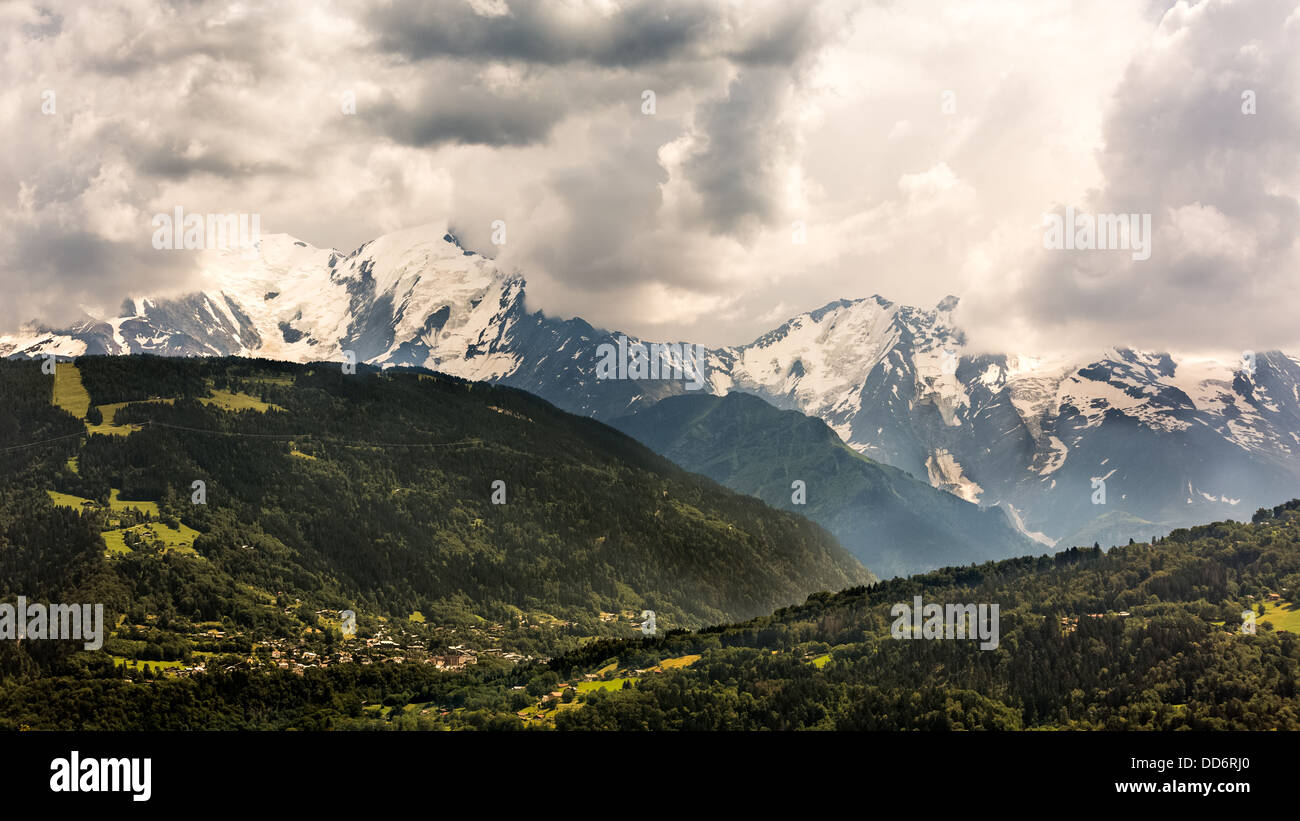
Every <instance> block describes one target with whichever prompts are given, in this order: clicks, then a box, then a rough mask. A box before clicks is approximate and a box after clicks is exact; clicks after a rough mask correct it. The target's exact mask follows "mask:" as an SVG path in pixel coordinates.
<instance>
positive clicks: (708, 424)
mask: <svg viewBox="0 0 1300 821" xmlns="http://www.w3.org/2000/svg"><path fill="white" fill-rule="evenodd" d="M611 424H613V425H614V426H615V427H617V428H619V429H620V430H622V431H624V432H625V433H628V434H630V435H632V436H633V437H635V438H637V439H640V440H641V441H642V442H643V443H645V444H646V445H648V446H649V447H650V448H651V449H653V450H654V451H655V452H657V453H659V454H661V455H663V456H666V457H668V458H669V459H671V460H672V461H673V462H676V463H677V464H679V465H681V466H682V467H684V468H686V469H687V470H690V471H694V472H696V473H702V474H704V475H705V476H708V477H709V478H710V479H713V480H715V481H717V482H719V483H721V484H723V485H726V486H727V487H729V488H731V489H732V490H738V491H740V492H742V493H748V494H750V495H752V496H757V497H759V498H760V499H762V500H763V501H765V502H767V503H768V504H769V505H771V506H773V507H777V508H781V509H784V510H789V511H792V512H794V513H802V514H804V515H806V516H807V517H808V518H810V519H812V520H813V521H814V522H817V523H818V524H820V525H821V526H823V527H825V528H826V529H827V530H829V531H830V532H831V534H832V535H834V536H835V538H836V539H838V540H839V542H840V544H842V545H844V547H846V548H848V550H849V551H850V552H852V553H853V555H855V556H857V557H858V559H859V560H861V561H862V563H863V564H865V565H866V566H867V567H869V568H871V569H872V571H873V572H875V573H876V574H877V575H879V576H880V577H881V578H890V577H893V576H911V575H913V574H916V573H922V572H925V571H928V570H935V569H937V568H940V567H945V566H949V565H969V564H980V563H983V562H985V561H991V560H996V559H1005V558H1008V557H1010V556H1022V555H1025V554H1029V553H1034V552H1040V551H1041V548H1042V545H1040V544H1037V543H1036V542H1034V541H1033V540H1031V539H1030V538H1029V537H1028V536H1025V535H1024V534H1023V533H1021V532H1020V531H1019V530H1017V529H1016V527H1015V525H1014V524H1013V523H1012V522H1011V520H1010V518H1009V516H1008V515H1007V513H1006V511H1004V510H1003V509H1002V508H1001V507H998V506H993V507H988V508H981V507H979V506H978V505H975V504H972V503H970V502H967V501H965V500H964V499H960V498H958V497H957V496H955V495H953V494H951V493H946V492H944V491H942V490H938V489H937V488H933V487H931V486H930V485H928V484H925V483H923V482H920V481H918V480H916V479H914V478H913V477H911V476H909V475H908V474H907V473H905V472H904V471H902V470H899V469H898V468H895V467H890V466H888V465H882V464H880V463H879V462H876V461H874V460H872V459H870V458H868V457H866V456H863V455H862V454H861V453H858V452H857V451H855V450H853V449H852V448H850V447H849V446H848V445H846V444H844V442H843V441H841V440H840V437H839V436H837V435H836V434H835V431H833V430H831V429H830V427H829V426H827V424H826V423H825V422H823V421H822V420H820V419H816V418H814V417H810V416H804V415H803V414H802V413H799V412H798V411H792V410H784V411H783V410H779V409H777V408H775V407H773V406H772V405H771V404H769V403H767V402H765V401H764V400H762V399H759V398H758V397H757V396H753V395H752V394H747V393H741V392H738V391H737V392H732V393H729V394H727V395H726V396H721V397H719V396H712V395H707V396H701V395H698V394H696V395H691V394H687V395H683V396H670V397H668V398H667V399H664V400H662V401H660V402H657V403H655V404H654V405H651V406H650V407H648V408H643V409H642V410H640V411H638V412H636V413H634V414H632V415H630V416H625V417H622V418H619V419H615V420H614V421H613V422H612V423H611Z"/></svg>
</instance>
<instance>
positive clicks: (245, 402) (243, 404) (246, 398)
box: [199, 390, 284, 413]
mask: <svg viewBox="0 0 1300 821" xmlns="http://www.w3.org/2000/svg"><path fill="white" fill-rule="evenodd" d="M199 401H200V402H202V403H203V404H205V405H216V406H217V407H219V408H221V409H223V410H228V411H235V412H239V411H242V410H255V411H257V412H258V413H266V412H267V411H269V410H278V411H282V410H284V408H281V407H279V406H278V405H272V404H269V403H267V402H263V401H262V400H261V399H258V398H257V397H256V396H250V395H249V394H246V393H232V392H230V391H227V390H214V391H212V396H209V397H205V398H203V399H200V400H199Z"/></svg>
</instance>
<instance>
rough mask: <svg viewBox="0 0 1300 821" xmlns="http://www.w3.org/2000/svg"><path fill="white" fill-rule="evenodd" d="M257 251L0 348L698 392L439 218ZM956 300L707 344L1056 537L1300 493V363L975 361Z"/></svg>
mask: <svg viewBox="0 0 1300 821" xmlns="http://www.w3.org/2000/svg"><path fill="white" fill-rule="evenodd" d="M258 251H259V253H258V254H257V255H256V256H255V257H253V258H246V257H245V256H243V255H241V254H240V253H239V252H237V251H229V252H216V251H214V252H205V254H207V256H206V257H205V258H204V259H203V263H202V271H203V276H202V281H203V283H204V289H203V290H202V291H200V292H197V293H194V294H190V295H187V296H184V297H180V298H173V299H154V298H148V297H146V296H134V297H131V298H128V299H126V301H125V302H124V303H123V305H122V309H121V311H120V315H119V316H117V317H114V318H111V319H92V318H87V319H86V320H85V321H83V322H81V323H79V324H77V325H75V326H73V327H71V328H65V329H50V328H46V327H41V326H29V327H27V328H24V329H22V330H21V331H19V332H17V333H14V334H10V335H5V336H0V356H35V355H41V354H45V353H57V354H60V355H73V356H75V355H80V354H85V353H107V354H124V353H154V354H160V355H168V356H206V355H227V354H228V355H242V356H257V357H266V358H271V359H284V360H291V361H312V360H336V361H337V360H341V359H342V358H343V357H344V356H345V355H346V354H345V352H348V351H351V352H352V353H353V355H355V356H356V358H357V360H358V361H365V362H370V363H374V364H381V365H414V366H422V367H427V368H431V369H435V370H439V371H442V372H445V373H448V374H452V375H455V376H459V377H463V378H466V379H476V380H487V381H494V382H499V383H503V384H507V385H511V386H514V387H518V388H522V389H524V390H527V391H530V392H532V393H535V394H537V395H540V396H542V397H544V398H545V399H547V400H549V401H551V402H552V403H554V404H556V405H558V406H559V407H561V408H564V409H565V410H569V411H573V412H576V413H582V414H586V415H590V416H594V417H596V418H600V419H606V420H610V419H614V418H617V417H621V416H625V415H627V414H629V413H633V412H636V411H637V410H640V409H642V408H645V407H647V406H649V405H652V404H654V403H655V402H657V401H659V400H660V399H663V398H664V397H667V396H673V395H677V394H682V393H686V392H687V391H686V389H685V381H683V380H674V379H655V380H633V379H623V380H618V379H600V378H598V377H597V364H598V362H599V361H600V357H599V356H598V350H599V348H600V346H601V345H605V344H609V345H614V344H617V342H618V339H619V337H621V336H622V335H621V334H619V333H617V332H614V331H607V330H602V329H599V328H594V327H592V326H591V325H589V324H587V323H586V322H584V321H583V320H581V319H576V318H575V319H570V320H560V319H556V318H553V317H548V316H545V315H544V314H542V313H540V312H530V311H528V310H527V308H526V306H525V301H524V280H523V278H522V277H521V276H518V275H514V274H507V273H505V272H502V271H500V270H499V269H498V268H497V267H496V266H495V264H494V263H493V262H492V261H491V260H489V259H487V258H484V257H482V256H479V255H478V254H475V253H473V252H471V251H467V250H465V249H464V248H462V247H461V245H460V244H459V242H458V241H457V239H456V237H454V236H453V235H451V234H450V233H448V232H447V231H446V229H445V228H444V227H441V226H423V227H419V228H413V229H408V230H404V231H399V232H396V233H393V234H388V235H385V236H383V237H380V238H379V239H376V240H374V241H373V242H369V243H367V244H365V245H363V246H362V247H361V248H358V249H357V250H356V251H354V252H352V253H351V254H343V253H340V252H338V251H334V250H325V249H317V248H313V247H311V246H309V245H307V244H306V243H303V242H300V241H297V240H295V239H294V238H292V237H289V236H286V235H269V236H264V237H263V238H262V239H261V241H260V243H259V249H258ZM956 305H957V299H956V298H955V297H947V298H945V299H944V300H943V301H941V302H940V303H939V304H938V305H937V306H936V307H935V308H934V309H933V310H924V309H920V308H914V307H909V306H905V305H897V304H895V303H892V302H890V301H888V300H886V299H884V298H882V297H878V296H876V297H870V298H866V299H855V300H838V301H835V302H832V303H830V304H828V305H825V306H823V307H822V308H819V309H817V310H815V311H810V312H808V313H804V314H800V315H799V316H796V317H794V318H792V319H790V320H789V321H788V322H786V323H784V324H783V325H781V326H780V327H779V328H776V329H774V330H772V331H770V332H769V333H767V334H764V335H763V336H761V337H759V338H758V339H756V340H754V341H753V342H751V343H749V344H747V345H740V346H735V347H728V348H718V349H712V350H709V351H708V352H707V355H706V357H705V358H706V361H707V367H706V373H705V383H706V384H705V391H706V392H710V393H717V394H726V393H728V392H731V391H742V392H746V393H752V394H755V395H758V396H761V397H763V398H764V399H766V400H768V401H769V402H771V403H772V404H774V405H776V406H777V407H779V408H783V409H792V410H798V411H800V412H802V413H805V414H807V415H810V416H815V417H819V418H821V419H822V420H824V421H825V422H826V423H827V424H828V425H830V427H831V428H832V429H833V430H834V431H835V432H836V433H837V434H838V435H839V436H840V437H841V438H842V439H843V440H844V441H845V442H846V443H847V444H848V445H849V446H851V447H852V448H854V449H855V450H857V451H859V452H860V453H862V454H864V455H867V456H869V457H871V458H872V459H874V460H876V461H879V462H883V463H885V464H889V465H893V466H896V467H898V468H901V469H903V470H905V471H907V472H908V473H910V474H911V475H912V476H914V477H917V478H919V479H922V480H924V481H927V482H929V483H930V484H931V485H933V486H935V487H938V488H942V489H944V490H947V491H949V492H951V493H953V494H955V495H957V496H959V497H961V498H963V499H965V500H967V501H970V502H975V503H979V504H981V505H986V506H988V505H993V504H999V505H1001V506H1002V507H1003V509H1004V510H1006V511H1007V513H1008V515H1010V516H1011V518H1012V519H1013V520H1015V521H1016V522H1017V524H1018V525H1019V526H1021V527H1022V528H1023V529H1024V530H1025V531H1026V532H1028V533H1032V534H1036V535H1037V538H1038V539H1039V540H1040V541H1043V542H1055V541H1062V540H1064V541H1067V542H1072V543H1073V542H1077V543H1081V544H1082V543H1086V544H1091V543H1092V542H1093V541H1102V542H1106V543H1114V542H1127V540H1128V538H1129V537H1133V538H1138V539H1142V538H1145V537H1148V536H1151V535H1154V534H1158V533H1163V532H1166V531H1168V530H1169V529H1171V528H1173V527H1177V526H1181V525H1184V524H1191V523H1195V522H1204V521H1212V520H1215V519H1221V518H1236V519H1248V518H1249V517H1250V515H1251V513H1253V512H1254V510H1255V509H1256V508H1257V507H1260V506H1264V505H1268V506H1272V505H1275V504H1278V503H1279V502H1281V501H1284V500H1285V499H1288V498H1291V497H1293V496H1296V495H1300V459H1296V454H1295V449H1296V448H1297V447H1300V361H1297V359H1295V358H1294V357H1291V356H1288V355H1286V354H1283V353H1280V352H1276V351H1274V352H1265V353H1259V354H1257V355H1256V356H1255V361H1254V365H1253V368H1243V367H1242V364H1241V363H1236V362H1231V363H1219V362H1214V361H1209V360H1196V359H1191V358H1188V357H1182V356H1179V355H1177V354H1170V353H1164V352H1145V351H1134V350H1129V349H1123V348H1116V349H1111V350H1106V351H1100V352H1098V353H1097V355H1095V356H1092V357H1086V358H1075V359H1058V360H1048V359H1041V358H1037V357H1034V356H1032V355H1029V354H1012V353H1007V354H996V355H990V354H984V353H975V352H970V351H968V350H967V349H966V345H965V339H964V336H963V334H962V333H961V331H960V330H959V329H957V328H956V327H954V325H953V322H952V318H951V312H952V311H953V309H954V308H955V307H956ZM639 342H640V340H638V339H636V338H635V337H630V338H628V343H629V344H630V345H632V346H633V347H635V346H636V345H637V343H639ZM1099 491H1104V496H1103V495H1100V494H1099ZM1103 498H1104V504H1102V503H1098V502H1099V501H1100V500H1101V499H1103Z"/></svg>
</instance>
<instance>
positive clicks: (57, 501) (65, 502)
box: [45, 490, 95, 508]
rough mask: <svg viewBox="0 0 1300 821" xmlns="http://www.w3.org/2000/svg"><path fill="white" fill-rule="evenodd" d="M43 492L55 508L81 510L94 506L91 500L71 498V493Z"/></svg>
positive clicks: (78, 497) (77, 497)
mask: <svg viewBox="0 0 1300 821" xmlns="http://www.w3.org/2000/svg"><path fill="white" fill-rule="evenodd" d="M45 492H46V493H48V494H49V496H50V501H51V502H53V503H54V506H55V507H71V508H82V507H85V506H86V505H91V506H94V505H95V503H94V501H92V500H91V499H83V498H81V497H80V496H73V495H72V494H71V493H59V492H58V491H56V490H47V491H45Z"/></svg>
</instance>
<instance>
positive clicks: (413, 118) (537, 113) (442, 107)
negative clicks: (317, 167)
mask: <svg viewBox="0 0 1300 821" xmlns="http://www.w3.org/2000/svg"><path fill="white" fill-rule="evenodd" d="M405 96H407V97H409V98H410V103H409V104H406V105H404V104H402V103H401V102H399V100H398V98H397V97H396V96H395V95H393V94H387V95H385V96H384V97H383V98H382V99H381V100H380V101H379V102H378V103H376V104H375V105H374V108H373V114H369V113H368V114H367V121H368V122H371V123H373V125H374V127H375V128H376V129H377V130H378V131H380V132H381V133H383V134H384V135H386V136H388V137H389V138H391V139H393V140H395V141H396V142H399V143H401V144H403V145H413V146H434V145H443V144H464V145H490V146H522V145H529V144H532V143H538V142H543V141H545V140H546V138H547V136H549V134H550V133H551V129H553V128H554V127H555V125H556V124H557V123H559V122H560V121H561V120H562V119H563V118H564V117H565V116H566V115H567V114H568V113H569V107H570V106H571V105H573V104H574V100H573V99H572V98H567V99H566V98H561V97H557V96H554V95H545V96H541V95H536V94H529V95H527V96H523V95H521V96H517V97H507V96H502V95H500V94H498V93H495V92H493V91H491V90H489V89H486V88H482V87H472V86H453V87H447V86H446V85H445V84H443V83H441V82H439V83H430V84H427V85H426V86H425V87H424V88H423V89H422V90H420V91H418V92H417V93H416V94H414V95H411V94H409V93H408V94H407V95H405Z"/></svg>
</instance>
